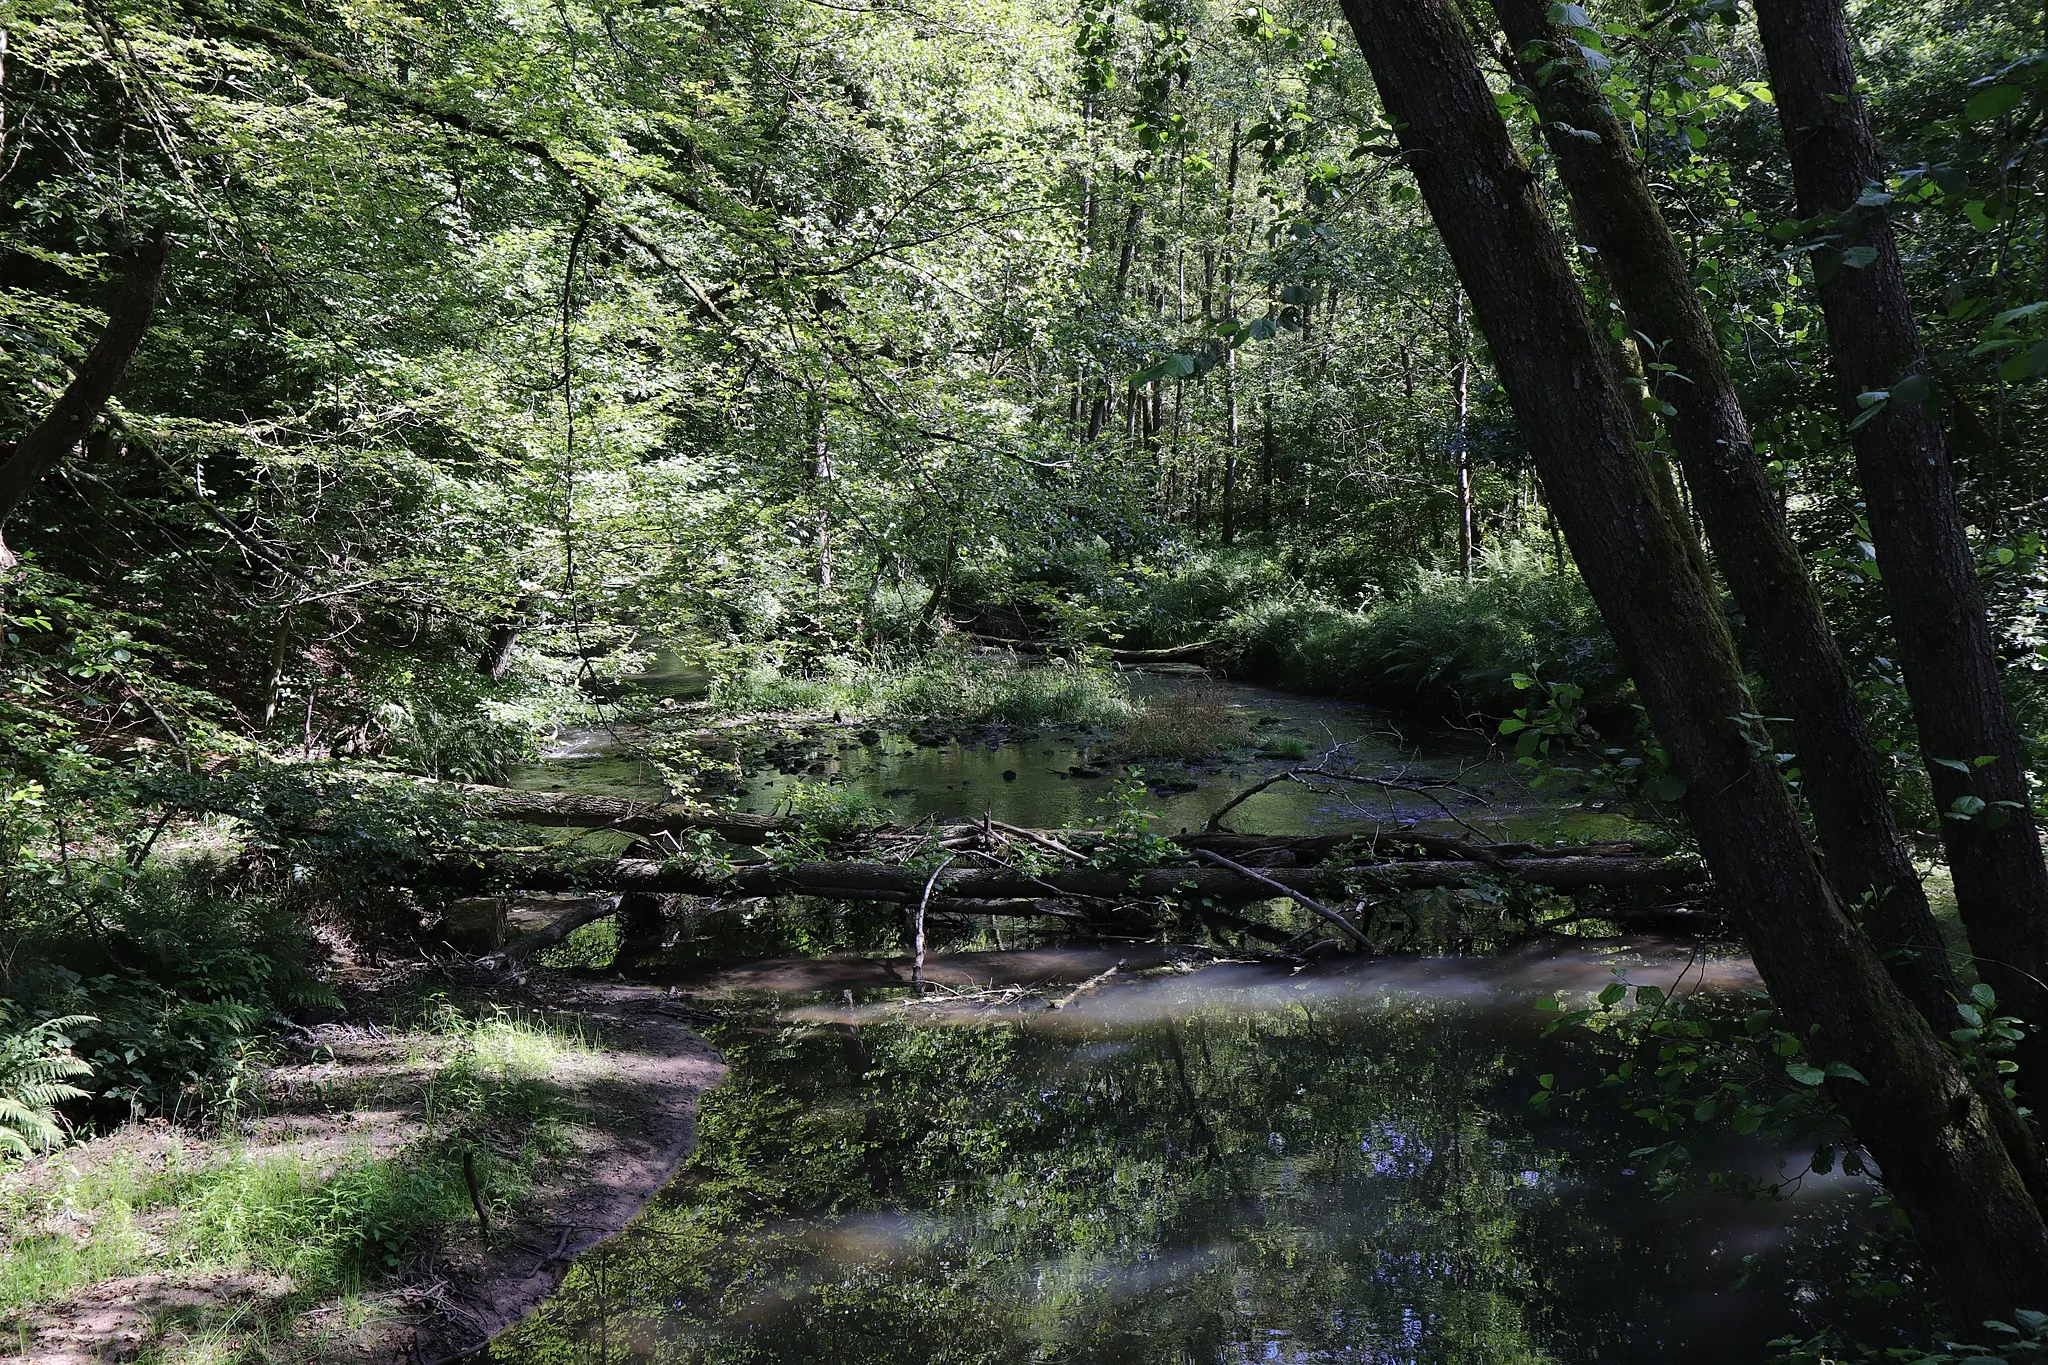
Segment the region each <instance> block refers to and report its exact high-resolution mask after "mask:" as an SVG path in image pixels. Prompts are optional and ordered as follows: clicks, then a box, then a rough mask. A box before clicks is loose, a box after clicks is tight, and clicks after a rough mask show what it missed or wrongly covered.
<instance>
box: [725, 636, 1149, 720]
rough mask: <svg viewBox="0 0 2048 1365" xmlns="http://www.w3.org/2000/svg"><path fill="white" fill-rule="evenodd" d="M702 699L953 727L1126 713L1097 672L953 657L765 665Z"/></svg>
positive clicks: (731, 676)
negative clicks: (806, 664) (943, 722)
mask: <svg viewBox="0 0 2048 1365" xmlns="http://www.w3.org/2000/svg"><path fill="white" fill-rule="evenodd" d="M711 700H712V702H713V704H714V706H716V707H717V708H718V709H719V710H721V711H724V712H727V713H731V714H737V713H741V712H749V711H811V712H833V713H836V714H838V715H840V716H842V717H861V718H868V719H875V720H892V721H945V722H951V723H955V724H983V723H995V724H1007V725H1111V724H1115V723H1117V722H1119V721H1121V720H1123V719H1124V717H1125V716H1127V715H1128V714H1129V713H1130V711H1131V701H1130V698H1129V696H1128V694H1127V693H1126V692H1125V690H1124V687H1123V683H1122V682H1121V681H1120V680H1119V679H1118V678H1117V676H1116V675H1115V674H1114V673H1112V672H1110V671H1108V670H1106V669H1100V668H1093V667H1089V666H1087V665H1082V664H1075V663H1071V662H1069V661H1067V660H1064V659H1053V660H1049V661H1047V662H1044V663H1024V662H1019V661H1017V660H1014V659H1010V658H1004V657H986V656H978V655H971V654H963V653H957V652H953V651H938V652H935V653H932V654H928V655H925V656H922V657H914V656H904V657H899V658H883V659H874V660H869V659H858V658H854V657H851V656H847V655H833V656H830V657H828V658H825V659H822V660H819V661H817V662H816V663H813V664H810V665H808V666H805V667H801V668H799V667H796V666H793V665H790V664H787V663H782V662H778V661H777V660H774V659H772V658H770V659H765V660H762V661H759V662H756V663H754V664H753V665H751V666H747V667H736V668H734V669H732V670H730V671H728V672H727V673H725V674H723V675H721V676H720V677H718V678H716V679H714V681H713V683H712V687H711Z"/></svg>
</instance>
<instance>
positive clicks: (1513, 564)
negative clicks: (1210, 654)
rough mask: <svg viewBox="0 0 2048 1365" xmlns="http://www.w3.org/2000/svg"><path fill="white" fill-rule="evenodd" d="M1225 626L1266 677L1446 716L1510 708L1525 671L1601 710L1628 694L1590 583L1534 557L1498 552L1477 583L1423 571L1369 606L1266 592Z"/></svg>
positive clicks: (1255, 672)
mask: <svg viewBox="0 0 2048 1365" xmlns="http://www.w3.org/2000/svg"><path fill="white" fill-rule="evenodd" d="M1224 629H1225V632H1226V634H1227V636H1228V637H1229V638H1230V639H1231V640H1232V642H1233V643H1234V644H1235V645H1236V646H1237V648H1238V650H1239V661H1240V663H1239V666H1240V668H1241V669H1242V670H1243V671H1244V672H1245V673H1247V674H1248V675H1250V676H1252V677H1256V678H1258V679H1260V680H1261V681H1265V682H1270V683H1273V684H1276V685H1279V686H1284V687H1296V688H1301V689H1304V690H1308V691H1315V692H1326V693H1331V694H1334V695H1337V696H1345V697H1353V698H1357V699H1359V700H1363V701H1375V702H1382V703H1387V704H1391V705H1399V706H1423V707H1428V708H1431V709H1433V710H1438V711H1441V712H1443V713H1445V714H1450V715H1457V716H1464V715H1470V714H1472V713H1475V712H1476V713H1480V714H1485V715H1492V716H1505V715H1507V714H1509V713H1510V712H1512V711H1513V710H1514V709H1515V707H1516V706H1517V705H1519V704H1521V701H1522V698H1521V697H1520V696H1519V694H1518V692H1517V689H1516V687H1515V683H1514V678H1515V675H1517V674H1535V675H1539V676H1542V677H1545V678H1550V679H1555V680H1558V681H1561V682H1571V683H1573V684H1575V685H1577V686H1579V687H1581V688H1583V689H1584V691H1585V695H1586V698H1587V705H1588V707H1589V709H1591V710H1593V711H1595V712H1596V713H1598V712H1604V711H1608V710H1611V709H1613V708H1615V707H1616V706H1618V705H1619V704H1620V703H1621V701H1622V699H1623V697H1624V692H1625V685H1626V679H1625V676H1624V675H1623V673H1622V671H1621V668H1620V666H1619V664H1618V662H1617V660H1616V656H1615V652H1614V647H1613V645H1612V643H1611V642H1610V641H1609V639H1608V636H1607V633H1606V630H1605V628H1604V627H1603V626H1602V625H1601V623H1600V619H1599V615H1598V613H1597V611H1596V610H1595V609H1594V607H1593V603H1592V598H1591V597H1590V595H1589V594H1588V593H1587V592H1586V590H1585V586H1584V584H1582V583H1581V582H1580V581H1579V579H1578V577H1577V576H1576V575H1575V574H1571V573H1564V574H1559V573H1556V572H1553V571H1551V570H1550V569H1548V568H1547V567H1546V566H1545V565H1544V564H1543V563H1542V561H1541V560H1540V559H1538V558H1536V557H1534V556H1531V555H1512V554H1511V555H1507V556H1503V557H1502V558H1500V559H1496V560H1494V561H1492V562H1491V563H1489V564H1488V566H1487V572H1486V573H1485V574H1483V575H1481V576H1479V577H1475V578H1473V579H1472V580H1470V581H1469V582H1468V581H1465V580H1463V579H1460V578H1458V577H1456V576H1454V575H1448V574H1439V573H1430V574H1425V575H1424V576H1422V577H1421V578H1420V579H1418V580H1417V582H1416V583H1415V585H1414V586H1413V587H1412V588H1410V589H1409V590H1408V591H1407V592H1405V593H1402V594H1399V595H1397V596H1394V597H1391V598H1389V599H1388V600H1386V601H1384V602H1381V603H1379V604H1378V605H1376V606H1374V607H1373V608H1372V609H1370V610H1367V611H1352V610H1349V609H1346V608H1343V607H1338V606H1335V605H1333V604H1331V603H1329V602H1327V601H1323V600H1321V599H1318V598H1315V597H1311V596H1309V595H1307V594H1306V593H1302V592H1299V591H1296V592H1293V593H1291V594H1282V595H1275V596H1269V597H1264V598H1261V599H1259V600H1258V601H1256V602H1253V603H1251V604H1250V605H1249V606H1248V607H1246V608H1245V609H1244V610H1243V611H1242V612H1240V613H1239V614H1238V616H1237V617H1235V618H1234V619H1233V620H1232V621H1231V622H1229V623H1228V625H1227V626H1226V627H1225V628H1224Z"/></svg>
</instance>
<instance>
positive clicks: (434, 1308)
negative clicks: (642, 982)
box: [0, 968, 725, 1365]
mask: <svg viewBox="0 0 2048 1365" xmlns="http://www.w3.org/2000/svg"><path fill="white" fill-rule="evenodd" d="M343 997H344V999H345V1000H346V1002H347V1004H348V1007H349V1008H348V1010H347V1012H346V1015H345V1022H333V1023H325V1024H319V1025H314V1026H310V1027H301V1028H298V1029H296V1030H295V1031H294V1033H293V1035H292V1036H291V1037H290V1038H289V1039H288V1040H287V1041H286V1042H284V1043H283V1044H282V1045H281V1046H280V1047H279V1048H278V1049H277V1050H276V1052H275V1054H274V1055H272V1056H270V1057H268V1058H266V1059H264V1060H263V1061H262V1062H261V1063H260V1064H259V1065H256V1066H254V1067H252V1081H253V1085H252V1087H251V1090H252V1092H253V1095H254V1096H255V1098H254V1099H253V1100H252V1101H251V1102H249V1103H247V1104H245V1106H244V1112H243V1114H242V1116H241V1117H238V1118H235V1119H230V1120H225V1121H222V1122H219V1123H216V1124H213V1125H211V1126H209V1127H208V1128H205V1129H203V1130H195V1129H193V1128H191V1127H186V1126H180V1125H176V1124H172V1123H168V1122H164V1121H162V1120H156V1121H151V1122H145V1123H140V1124H135V1123H131V1124H125V1125H122V1126H121V1127H119V1128H116V1129H115V1130H113V1131H112V1132H110V1133H109V1134H107V1135H105V1136H103V1137H99V1138H95V1139H92V1140H90V1141H87V1142H84V1143H80V1144H77V1145H74V1146H71V1147H67V1148H64V1149H62V1150H59V1151H57V1152H55V1153H53V1154H51V1155H50V1156H47V1157H44V1158H41V1159H39V1160H36V1161H32V1162H29V1163H25V1164H24V1165H22V1166H20V1167H18V1168H15V1169H13V1170H10V1171H8V1172H7V1173H6V1174H5V1175H0V1309H4V1310H6V1311H4V1312H0V1357H13V1358H26V1359H28V1360H31V1361H35V1362H47V1365H87V1363H88V1362H92V1363H93V1365H97V1363H98V1362H103V1361H146V1362H163V1363H164V1365H168V1363H169V1362H190V1363H191V1365H197V1362H201V1361H205V1362H226V1361H237V1360H247V1359H261V1360H264V1361H278V1362H284V1361H291V1362H302V1361H304V1362H310V1361H321V1362H327V1361H336V1362H369V1361H379V1362H384V1361H390V1360H393V1359H405V1360H412V1361H433V1360H437V1359H443V1358H454V1357H457V1356H459V1355H460V1354H462V1353H463V1352H465V1351H466V1350H468V1349H470V1348H473V1347H475V1346H477V1345H479V1344H481V1343H482V1342H483V1341H484V1340H486V1339H488V1338H489V1337H490V1336H491V1335H493V1334H495V1333H496V1332H497V1331H498V1330H500V1329H501V1328H503V1327H505V1326H507V1325H509V1324H511V1323H513V1322H515V1321H517V1320H518V1319H519V1318H520V1317H521V1316H522V1315H523V1314H524V1313H525V1312H526V1311H527V1310H528V1309H530V1308H531V1307H532V1306H533V1305H535V1304H537V1303H538V1302H540V1301H541V1300H542V1299H543V1298H545V1297H546V1296H547V1294H548V1293H550V1292H551V1291H552V1290H553V1288H554V1287H555V1285H556V1284H557V1283H558V1282H559V1281H560V1279H561V1277H562V1275H563V1274H564V1273H565V1272H566V1271H567V1269H568V1267H569V1264H570V1262H571V1261H572V1260H573V1259H574V1258H575V1257H576V1255H577V1254H579V1253H580V1252H582V1251H584V1250H586V1249H588V1248H589V1247H591V1246H593V1245H595V1244H597V1243H598V1242H601V1241H603V1240H605V1239H606V1238H608V1237H610V1236H612V1235H613V1234H614V1233H616V1232H618V1231H619V1230H620V1229H622V1228H623V1227H625V1226H626V1224H627V1223H628V1222H630V1221H631V1220H632V1218H633V1217H634V1215H635V1214H636V1213H638V1211H639V1210H640V1208H641V1207H642V1205H643V1204H644V1203H645V1202H646V1201H647V1199H648V1198H650V1197H651V1196H652V1195H653V1194H654V1193H655V1192H656V1191H657V1190H659V1189H660V1188H661V1186H662V1185H663V1184H665V1183H666V1182H667V1180H668V1178H669V1175H670V1174H671V1173H672V1172H673V1171H674V1170H675V1168H676V1166H677V1164H678V1163H679V1162H680V1161H681V1160H682V1158H683V1157H684V1155H685V1154H686V1153H687V1152H688V1151H689V1149H690V1147H691V1145H692V1143H693V1141H694V1124H695V1116H696V1108H697V1100H698V1097H699V1096H700V1095H701V1094H703V1092H704V1091H705V1090H707V1089H709V1088H710V1087H711V1086H713V1085H716V1084H717V1083H718V1082H719V1080H720V1079H721V1078H722V1077H723V1076H724V1074H725V1067H724V1063H723V1062H722V1060H721V1059H720V1058H719V1056H718V1055H717V1053H716V1052H715V1051H714V1050H713V1049H712V1048H711V1047H710V1046H709V1045H708V1044H706V1043H705V1042H704V1041H703V1040H702V1039H701V1038H699V1037H698V1036H697V1034H696V1033H695V1032H694V1031H693V1030H692V1029H691V1028H690V1027H689V1023H688V1022H687V1020H688V1019H689V1018H690V1017H691V1016H692V1014H693V1012H692V1011H690V1010H688V1009H686V1008H685V1007H684V1006H683V1005H681V1004H680V1003H679V1002H677V1001H675V1000H674V999H672V998H671V997H670V996H668V995H667V994H665V993H664V992H663V991H661V990H659V989H658V988H653V987H641V986H632V985H626V984H622V983H615V982H594V981H590V980H587V979H584V980H573V979H571V978H569V977H567V976H564V975H562V974H560V973H555V972H548V971H541V970H536V971H534V972H531V973H530V974H527V975H526V976H524V977H523V978H518V979H515V980H512V981H505V982H499V981H495V980H487V979H480V978H478V977H477V976H475V975H470V976H467V977H462V976H458V977H455V978H453V979H450V978H448V977H446V976H443V975H442V974H440V973H425V972H422V971H421V970H420V969H418V968H413V969H410V970H406V969H400V970H396V971H385V972H382V973H378V974H376V975H375V976H370V977H366V979H363V980H358V981H355V982H352V983H344V990H343ZM479 1201H480V1202H481V1204H482V1206H483V1211H484V1213H485V1215H486V1216H487V1217H488V1220H489V1228H488V1231H487V1232H482V1233H480V1229H479V1226H478V1222H479V1220H478V1213H477V1207H478V1203H479Z"/></svg>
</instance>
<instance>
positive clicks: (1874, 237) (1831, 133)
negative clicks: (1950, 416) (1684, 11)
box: [1757, 0, 2048, 1085]
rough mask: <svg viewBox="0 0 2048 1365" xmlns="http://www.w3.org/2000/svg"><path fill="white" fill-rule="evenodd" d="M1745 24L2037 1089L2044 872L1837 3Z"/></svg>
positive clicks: (1888, 579)
mask: <svg viewBox="0 0 2048 1365" xmlns="http://www.w3.org/2000/svg"><path fill="white" fill-rule="evenodd" d="M1757 26H1758V28H1759V30H1760V31H1761V33H1762V35H1763V42H1764V55H1765V57H1766V58H1767V60H1768V61H1769V63H1770V71H1771V88H1772V90H1773V92H1774V93H1775V95H1776V97H1777V105H1778V119H1779V123H1780V125H1781V126H1782V127H1783V129H1784V134H1785V145H1786V147H1787V149H1788V150H1789V151H1790V153H1791V160H1792V178H1793V182H1794V184H1795V186H1796V187H1797V190H1798V197H1799V211H1800V213H1802V214H1804V215H1806V216H1808V217H1812V218H1827V219H1830V220H1832V221H1831V223H1829V224H1828V225H1827V226H1826V229H1825V230H1826V231H1827V232H1828V233H1829V234H1830V236H1831V239H1832V240H1831V241H1830V243H1829V245H1828V246H1827V247H1826V248H1824V250H1823V252H1822V257H1821V259H1820V260H1819V261H1817V262H1816V270H1815V277H1816V281H1817V285H1818V289H1819V293H1820V302H1821V311H1822V313H1823V314H1824V315H1825V317H1826V319H1827V326H1828V344H1829V348H1830V349H1831V351H1832V352H1833V354H1834V361H1835V380H1836V386H1837V394H1838V397H1839V400H1840V403H1841V408H1842V412H1843V414H1844V415H1845V417H1854V416H1857V415H1858V414H1859V412H1860V411H1861V405H1860V403H1859V396H1860V395H1862V394H1865V393H1870V392H1873V391H1878V390H1883V391H1885V392H1888V393H1893V394H1895V395H1896V396H1895V397H1894V398H1893V399H1892V400H1890V401H1888V402H1886V403H1885V404H1884V406H1883V408H1882V409H1881V410H1880V411H1878V412H1877V413H1876V414H1875V415H1874V416H1870V417H1869V420H1867V421H1864V422H1863V423H1862V425H1861V426H1858V427H1855V428H1854V429H1853V430H1852V431H1851V432H1850V439H1851V441H1852V442H1853V444H1854V446H1855V451H1856V470H1857V475H1858V477H1859V479H1860V480H1861V481H1862V484H1863V491H1864V495H1865V505H1866V507H1867V508H1868V512H1869V517H1870V532H1871V538H1872V540H1873V541H1874V542H1875V544H1876V546H1877V562H1878V566H1879V568H1880V569H1881V570H1882V571H1883V581H1884V591H1885V600H1886V602H1887V604H1888V605H1889V606H1890V608H1891V615H1892V630H1893V633H1894V634H1895V635H1896V636H1897V637H1898V645H1899V662H1900V664H1901V666H1902V667H1903V669H1904V672H1905V678H1906V693H1907V696H1908V697H1910V698H1911V700H1912V703H1913V720H1914V724H1915V725H1916V726H1918V728H1919V732H1920V750H1921V757H1922V759H1923V761H1924V762H1925V763H1926V765H1927V773H1928V777H1929V779H1930V780H1931V782H1932V785H1933V789H1934V799H1935V806H1936V808H1937V812H1938V814H1939V815H1940V823H1941V836H1942V845H1943V847H1944V848H1945V849H1946V850H1947V853H1948V861H1949V867H1950V870H1951V871H1952V872H1953V874H1954V876H1955V886H1956V904H1957V907H1958V909H1959V910H1960V911H1961V912H1962V919H1963V924H1964V927H1965V928H1967V929H1968V930H1969V934H1970V944H1971V947H1972V948H1974V949H1975V950H1976V953H1977V955H1978V961H1979V962H1980V963H1981V964H1982V966H1981V970H1982V974H1983V976H1984V979H1985V980H1986V981H1988V982H1990V983H1991V985H1992V986H1993V987H1994V988H1996V989H1997V991H1998V993H1999V997H2000V999H2001V1000H2003V1001H2004V1002H2005V1003H2006V1004H2007V1005H2009V1006H2011V1007H2012V1008H2014V1009H2015V1011H2016V1012H2017V1013H2020V1014H2022V1015H2024V1016H2025V1017H2026V1018H2027V1019H2028V1020H2029V1021H2030V1022H2032V1023H2033V1024H2034V1025H2035V1030H2034V1032H2033V1033H2032V1035H2031V1036H2030V1037H2029V1039H2028V1040H2027V1042H2025V1043H2024V1044H2022V1045H2021V1050H2020V1075H2021V1077H2022V1079H2023V1082H2026V1083H2031V1084H2033V1085H2039V1084H2040V1083H2041V1082H2040V1078H2041V1077H2042V1076H2044V1075H2048V1032H2043V1031H2042V1030H2043V1029H2044V1027H2048V984H2044V981H2048V867H2044V865H2043V862H2042V858H2041V844H2040V836H2039V833H2038V831H2037V830H2036V828H2035V824H2034V818H2033V812H2032V808H2031V804H2030V798H2029V794H2028V790H2027V780H2026V773H2025V769H2024V767H2023V766H2022V763H2021V758H2020V737H2019V730H2018V727H2017V726H2016V725H2014V723H2013V718H2012V711H2011V709H2010V708H2009V707H2008V706H2007V704H2006V699H2005V693H2004V691H2003V690H2002V689H2001V688H2000V686H1999V679H1998V658H1997V653H1996V651H1995V649H1994V647H1993V644H1992V639H1991V628H1990V623H1989V622H1988V621H1987V620H1986V618H1985V614H1984V603H1983V600H1982V598H1980V597H1979V595H1978V592H1977V583H1976V574H1975V568H1974V564H1973V561H1972V556H1971V552H1970V543H1969V537H1968V533H1967V531H1966V529H1965V527H1964V524H1963V516H1962V509H1961V508H1960V507H1959V506H1958V505H1957V503H1956V493H1955V476H1954V474H1953V472H1952V471H1951V470H1950V468H1949V462H1948V451H1947V448H1946V445H1945V443H1944V441H1943V437H1942V430H1941V424H1940V423H1939V422H1938V421H1936V420H1935V418H1934V416H1933V415H1932V413H1931V412H1930V411H1929V410H1928V408H1927V406H1926V403H1925V401H1924V398H1925V396H1926V391H1927V390H1928V389H1929V388H1930V387H1931V386H1930V385H1929V383H1928V380H1927V377H1926V376H1927V367H1926V358H1925V356H1924V355H1923V354H1922V353H1921V349H1920V336H1919V332H1918V330H1917V329H1916V327H1915V326H1914V322H1913V310H1912V305H1911V304H1910V303H1909V302H1908V300H1907V298H1906V285H1905V277H1904V274H1903V273H1902V271H1901V269H1900V265H1899V250H1898V242H1897V240H1896V238H1895V237H1894V235H1893V233H1892V229H1891V225H1890V223H1889V222H1888V221H1887V220H1886V218H1885V217H1884V211H1883V209H1882V208H1875V209H1873V208H1870V207H1868V206H1859V205H1858V199H1859V198H1860V197H1861V196H1862V194H1863V191H1864V188H1865V186H1866V185H1867V184H1870V183H1871V182H1877V183H1878V184H1880V185H1881V184H1882V182H1883V180H1884V164H1883V161H1882V159H1881V158H1880V157H1879V155H1878V150H1877V143H1876V141H1875V140H1874V139H1873V138H1872V136H1871V132H1870V126H1869V124H1868V123H1867V122H1866V120H1865V118H1864V112H1863V102H1862V99H1861V97H1860V96H1858V94H1857V93H1856V69H1855V63H1854V61H1853V59H1852V57H1851V55H1850V49H1849V32H1848V28H1847V26H1846V24H1845V22H1844V20H1843V17H1842V10H1841V7H1840V5H1839V3H1837V0H1762V2H1761V3H1759V4H1758V6H1757ZM1851 252H1855V253H1856V255H1855V256H1851V255H1850V253H1851ZM1866 253H1867V254H1868V255H1869V259H1868V260H1867V261H1866V262H1865V263H1863V264H1862V265H1860V266H1858V265H1856V264H1855V260H1856V259H1857V258H1858V257H1860V256H1862V255H1864V254H1866ZM1909 378H1910V379H1911V380H1912V381H1913V382H1912V383H1905V384H1903V387H1902V381H1907V380H1909ZM1915 388H1918V389H1920V390H1921V391H1922V392H1921V394H1919V395H1912V390H1913V389H1915ZM1980 763H1981V764H1983V766H1982V767H1979V766H1978V765H1979V764H1980ZM1958 802H1961V803H1962V804H1961V805H1960V806H1958V804H1957V803H1958ZM1973 805H1974V806H1975V809H1974V812H1973V811H1972V809H1971V807H1972V806H1973ZM1965 817H1967V818H1965Z"/></svg>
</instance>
